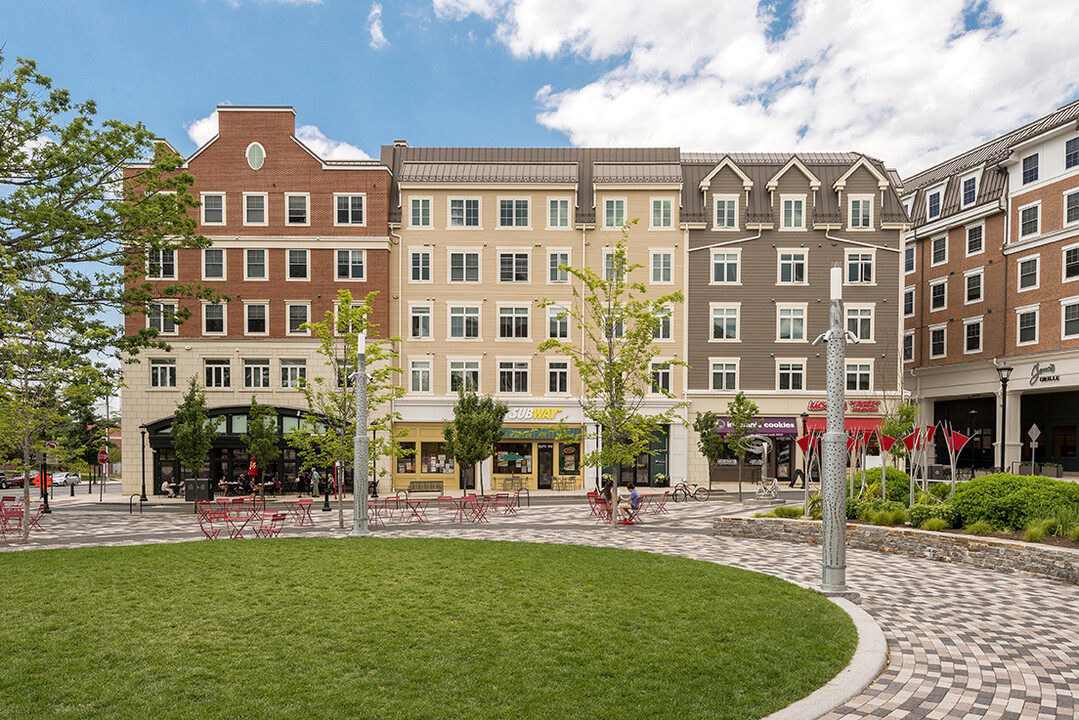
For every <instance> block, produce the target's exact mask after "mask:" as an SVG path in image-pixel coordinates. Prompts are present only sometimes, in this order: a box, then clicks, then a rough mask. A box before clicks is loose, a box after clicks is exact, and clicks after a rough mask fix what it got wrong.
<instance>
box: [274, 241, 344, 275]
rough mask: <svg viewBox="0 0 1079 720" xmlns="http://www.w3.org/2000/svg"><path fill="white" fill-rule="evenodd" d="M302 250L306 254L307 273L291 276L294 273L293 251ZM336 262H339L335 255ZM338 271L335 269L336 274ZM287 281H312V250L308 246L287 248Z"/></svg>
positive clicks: (305, 265)
mask: <svg viewBox="0 0 1079 720" xmlns="http://www.w3.org/2000/svg"><path fill="white" fill-rule="evenodd" d="M294 252H302V253H303V256H304V268H305V269H306V272H307V274H306V275H305V276H304V277H302V278H294V277H290V275H291V274H292V257H291V255H292V253H294ZM334 262H335V263H336V262H337V257H336V256H334ZM336 274H337V271H336V270H334V275H336ZM285 282H311V251H310V250H308V249H307V248H288V249H287V250H285Z"/></svg>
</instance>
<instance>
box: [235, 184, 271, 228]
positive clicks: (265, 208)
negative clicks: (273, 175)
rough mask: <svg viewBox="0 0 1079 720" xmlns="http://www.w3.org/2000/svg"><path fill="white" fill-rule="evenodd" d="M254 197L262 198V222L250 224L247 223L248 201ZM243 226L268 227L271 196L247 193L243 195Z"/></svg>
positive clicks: (262, 193)
mask: <svg viewBox="0 0 1079 720" xmlns="http://www.w3.org/2000/svg"><path fill="white" fill-rule="evenodd" d="M253 197H260V198H262V222H248V221H247V199H248V198H253ZM241 209H242V211H243V218H242V219H243V223H242V224H243V225H244V227H266V226H268V225H269V224H270V194H269V193H264V192H245V193H243V207H242V208H241Z"/></svg>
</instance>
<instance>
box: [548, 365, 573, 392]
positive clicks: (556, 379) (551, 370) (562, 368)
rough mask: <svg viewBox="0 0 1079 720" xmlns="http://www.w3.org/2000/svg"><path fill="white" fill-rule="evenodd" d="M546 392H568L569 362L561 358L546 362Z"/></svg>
mask: <svg viewBox="0 0 1079 720" xmlns="http://www.w3.org/2000/svg"><path fill="white" fill-rule="evenodd" d="M547 392H549V393H568V392H569V363H568V362H565V361H562V360H551V361H550V362H548V363H547Z"/></svg>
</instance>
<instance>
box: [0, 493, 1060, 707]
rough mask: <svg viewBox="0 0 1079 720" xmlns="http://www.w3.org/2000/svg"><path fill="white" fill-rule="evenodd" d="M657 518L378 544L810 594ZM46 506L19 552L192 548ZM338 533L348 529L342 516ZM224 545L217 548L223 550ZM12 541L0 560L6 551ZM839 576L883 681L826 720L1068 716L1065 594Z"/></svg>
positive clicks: (932, 572)
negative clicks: (429, 544) (705, 569)
mask: <svg viewBox="0 0 1079 720" xmlns="http://www.w3.org/2000/svg"><path fill="white" fill-rule="evenodd" d="M668 507H669V508H671V514H670V515H668V516H663V517H661V518H658V519H657V518H655V517H652V516H649V517H647V518H646V523H645V524H643V525H635V526H633V527H619V528H617V529H616V530H614V531H612V530H610V529H608V528H603V527H597V526H595V525H594V523H593V521H592V520H591V519H590V518H589V517H588V510H587V507H586V506H584V505H579V504H578V505H568V506H557V507H553V506H544V507H533V508H522V509H521V511H520V514H519V515H518V516H517V517H509V518H502V517H498V518H494V519H493V521H492V522H491V523H490V524H487V525H480V526H476V525H465V526H461V525H450V524H446V523H441V522H434V523H431V524H428V525H422V526H420V525H409V526H401V525H396V526H395V525H391V526H389V527H388V528H386V529H384V530H379V531H378V532H377V533H376V534H377V535H380V536H386V537H459V538H476V539H499V540H510V541H522V542H550V543H571V544H584V545H602V546H609V547H622V548H630V549H634V550H645V551H649V552H658V553H666V554H673V555H683V556H686V557H691V558H697V559H700V560H706V561H710V562H718V563H723V564H726V565H731V566H735V567H741V568H746V569H749V570H756V571H760V572H766V573H771V574H774V575H778V576H780V577H783V578H787V579H789V580H792V581H795V582H800V583H805V584H809V585H813V584H816V583H819V581H820V549H819V547H815V546H807V545H792V544H786V543H777V542H771V541H764V540H745V539H732V538H717V537H714V536H712V535H711V531H710V528H711V519H712V518H713V517H714V516H715V515H716V514H717V513H736V512H740V511H741V510H742V508H741V507H740V506H736V505H730V504H726V503H716V502H710V503H689V504H685V505H680V506H675V505H669V506H668ZM189 513H190V508H189V507H188V508H187V512H183V513H181V512H179V511H177V510H175V509H161V508H152V509H148V510H147V511H146V514H144V515H142V516H139V515H137V514H136V515H132V516H129V515H128V514H127V513H126V512H118V511H117V510H115V509H102V508H99V507H92V506H86V507H70V508H65V507H58V508H57V512H55V513H54V514H53V516H52V517H50V518H48V519H47V520H46V522H45V527H46V530H45V532H43V533H34V536H33V539H34V544H33V545H32V546H31V547H71V546H78V545H129V544H138V543H152V542H176V541H182V540H196V539H200V538H201V537H202V536H201V534H200V532H199V530H198V526H197V524H196V523H195V519H194V516H193V515H191V514H189ZM314 515H315V519H316V525H315V527H314V528H303V529H302V530H301V529H300V528H296V527H294V526H288V527H286V530H285V531H284V532H283V533H282V536H298V535H310V536H327V535H338V534H340V531H339V530H337V513H336V510H335V511H334V512H333V513H320V512H318V511H316V512H315V513H314ZM346 527H347V528H350V527H351V517H350V515H349V516H348V517H346ZM224 542H229V541H224ZM18 549H20V547H19V546H17V545H15V544H13V543H12V542H10V541H8V542H4V543H0V550H18ZM847 563H848V570H847V577H848V583H849V585H850V586H851V588H852V589H854V590H857V591H858V592H859V593H861V596H862V603H861V604H862V607H863V608H864V609H865V610H866V611H867V612H868V613H869V614H870V615H872V616H873V617H874V618H875V619H876V620H877V622H878V623H879V624H880V626H881V628H882V629H883V630H884V634H885V637H886V638H887V640H888V649H889V653H890V658H889V662H888V666H887V669H886V670H885V672H884V673H883V674H882V675H881V676H880V678H878V679H877V680H876V681H875V682H874V683H873V684H872V685H871V686H870V687H869V688H867V689H866V691H865V692H864V693H862V694H861V695H859V696H857V697H855V698H854V699H853V700H851V701H850V702H848V703H847V704H846V705H844V706H843V707H840V708H838V709H837V710H836V711H835V712H833V713H830V714H829V715H827V716H826V717H827V718H828V719H829V720H841V719H842V720H847V719H853V718H904V719H907V720H917V719H920V718H929V719H932V720H939V719H949V720H950V719H960V718H962V719H964V720H975V719H980V718H989V719H990V720H1043V719H1048V718H1059V719H1064V718H1068V719H1069V720H1070V719H1073V718H1075V717H1077V715H1079V703H1077V702H1076V698H1077V696H1079V676H1077V675H1079V623H1077V622H1076V621H1077V618H1079V587H1076V586H1073V585H1065V584H1062V583H1058V582H1054V581H1050V580H1043V579H1040V578H1030V577H1021V576H1016V575H1009V574H1004V573H997V572H992V571H986V570H977V569H973V568H968V567H962V566H956V565H948V564H944V563H939V562H933V561H929V560H920V559H915V558H907V557H902V556H891V555H885V554H881V553H873V552H868V551H859V550H848V552H847Z"/></svg>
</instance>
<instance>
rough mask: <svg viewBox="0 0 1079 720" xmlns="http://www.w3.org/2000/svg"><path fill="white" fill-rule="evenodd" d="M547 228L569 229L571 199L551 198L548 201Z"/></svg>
mask: <svg viewBox="0 0 1079 720" xmlns="http://www.w3.org/2000/svg"><path fill="white" fill-rule="evenodd" d="M547 227H548V228H568V227H569V198H550V199H549V200H548V201H547Z"/></svg>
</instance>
